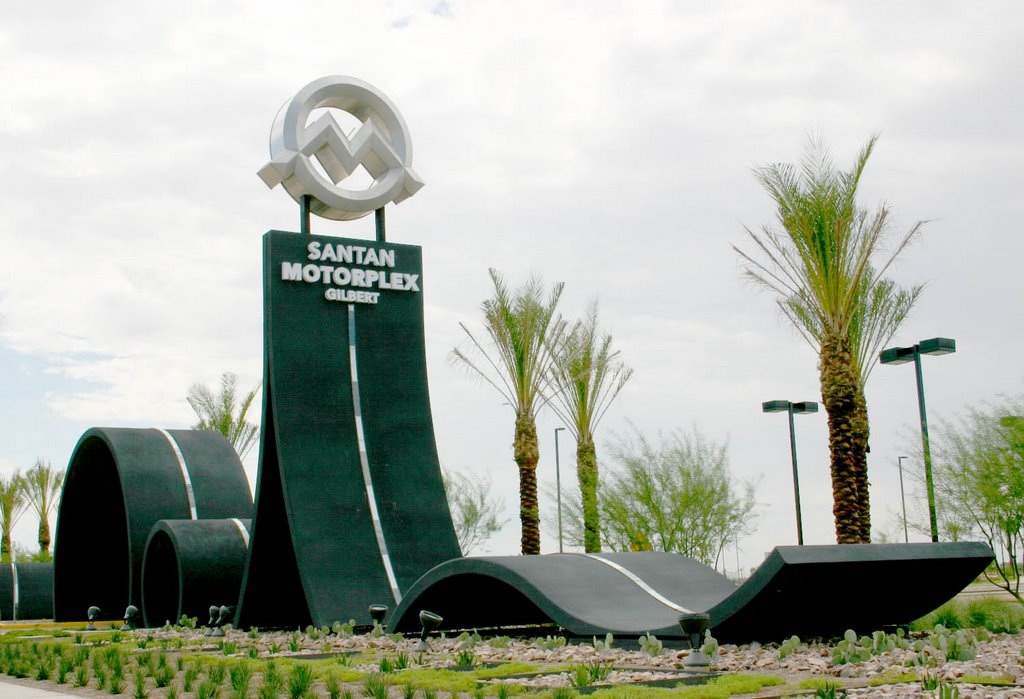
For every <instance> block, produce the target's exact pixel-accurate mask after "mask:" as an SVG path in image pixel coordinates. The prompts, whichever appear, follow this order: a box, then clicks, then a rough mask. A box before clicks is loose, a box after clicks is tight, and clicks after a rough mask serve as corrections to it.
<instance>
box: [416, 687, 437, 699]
mask: <svg viewBox="0 0 1024 699" xmlns="http://www.w3.org/2000/svg"><path fill="white" fill-rule="evenodd" d="M420 693H421V694H423V699H437V693H436V692H435V691H434V690H433V689H431V688H430V687H424V688H423V689H422V690H420Z"/></svg>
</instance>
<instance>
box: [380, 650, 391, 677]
mask: <svg viewBox="0 0 1024 699" xmlns="http://www.w3.org/2000/svg"><path fill="white" fill-rule="evenodd" d="M377 669H378V670H379V671H380V672H382V673H384V674H385V675H387V674H389V673H392V672H394V671H395V665H394V663H392V662H391V658H389V657H388V656H386V655H385V656H384V657H383V658H381V659H380V662H379V663H377Z"/></svg>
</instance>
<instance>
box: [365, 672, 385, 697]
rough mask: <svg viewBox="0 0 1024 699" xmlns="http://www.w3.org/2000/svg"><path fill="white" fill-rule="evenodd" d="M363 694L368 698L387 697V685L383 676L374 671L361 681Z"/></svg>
mask: <svg viewBox="0 0 1024 699" xmlns="http://www.w3.org/2000/svg"><path fill="white" fill-rule="evenodd" d="M363 696H364V697H369V699H388V685H387V683H386V682H385V681H384V676H383V675H380V674H377V673H374V674H372V675H370V676H369V677H367V678H366V680H365V681H364V682H363Z"/></svg>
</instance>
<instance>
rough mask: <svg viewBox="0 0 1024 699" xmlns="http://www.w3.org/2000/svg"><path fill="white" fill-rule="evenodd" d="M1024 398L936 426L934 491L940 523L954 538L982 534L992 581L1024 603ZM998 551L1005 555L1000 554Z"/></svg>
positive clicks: (989, 576)
mask: <svg viewBox="0 0 1024 699" xmlns="http://www.w3.org/2000/svg"><path fill="white" fill-rule="evenodd" d="M1022 415H1024V399H1021V398H1017V399H1006V400H1004V401H1002V402H1000V403H998V404H995V405H990V406H988V407H986V408H985V409H970V410H968V411H967V413H966V415H965V416H963V417H961V418H960V419H959V420H957V421H955V422H949V421H942V422H940V423H939V429H938V430H934V431H935V433H936V438H934V439H933V443H934V445H935V454H936V458H935V463H936V469H935V476H936V478H935V490H936V499H937V500H938V502H939V503H941V508H940V512H941V513H942V514H943V515H945V516H943V517H941V518H940V521H941V522H943V523H944V524H945V523H948V522H953V523H955V524H956V527H955V528H954V529H952V530H949V529H947V531H945V532H944V533H945V534H946V535H947V536H948V537H950V538H952V539H953V540H957V539H967V538H972V537H981V538H983V539H984V540H985V541H986V542H988V544H989V546H991V547H992V549H993V550H994V551H996V552H997V555H996V562H995V566H994V569H989V570H987V571H986V572H985V577H986V578H988V579H989V581H990V582H993V583H995V584H996V585H998V586H999V587H1001V588H1003V589H1004V590H1006V591H1007V592H1008V593H1010V594H1011V595H1012V596H1013V597H1014V598H1015V599H1016V600H1017V601H1018V602H1020V603H1021V604H1024V596H1022V595H1021V591H1020V576H1021V573H1022V571H1021V555H1022V553H1024V417H1021V416H1022ZM1000 549H1001V550H1002V551H1003V552H1004V553H1005V555H1004V556H1001V555H1000V554H999V551H1000Z"/></svg>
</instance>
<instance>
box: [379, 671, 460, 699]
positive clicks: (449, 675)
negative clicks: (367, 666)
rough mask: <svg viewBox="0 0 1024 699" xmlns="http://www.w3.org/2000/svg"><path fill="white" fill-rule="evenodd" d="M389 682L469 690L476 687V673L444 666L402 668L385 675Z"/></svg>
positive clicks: (444, 689) (440, 689)
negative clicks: (458, 670) (447, 668)
mask: <svg viewBox="0 0 1024 699" xmlns="http://www.w3.org/2000/svg"><path fill="white" fill-rule="evenodd" d="M384 681H385V682H387V683H388V684H396V685H403V684H412V685H414V686H415V687H417V688H423V687H428V688H430V689H433V690H434V691H440V692H451V693H453V694H454V693H455V692H467V693H470V694H472V693H473V690H475V689H476V681H477V678H476V673H473V672H456V671H455V670H446V669H443V668H417V669H413V670H402V671H401V672H396V673H392V674H389V675H387V676H385V677H384Z"/></svg>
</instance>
